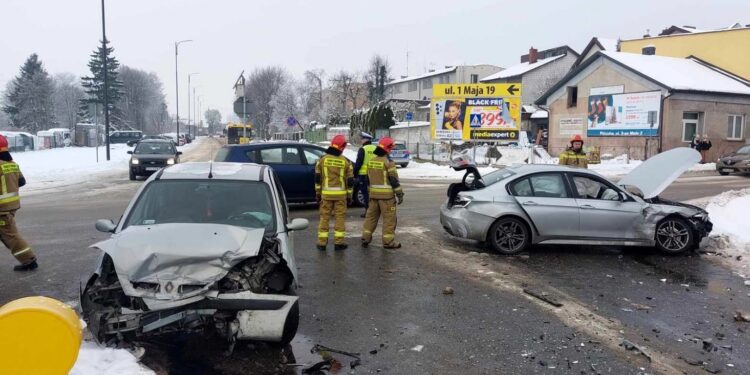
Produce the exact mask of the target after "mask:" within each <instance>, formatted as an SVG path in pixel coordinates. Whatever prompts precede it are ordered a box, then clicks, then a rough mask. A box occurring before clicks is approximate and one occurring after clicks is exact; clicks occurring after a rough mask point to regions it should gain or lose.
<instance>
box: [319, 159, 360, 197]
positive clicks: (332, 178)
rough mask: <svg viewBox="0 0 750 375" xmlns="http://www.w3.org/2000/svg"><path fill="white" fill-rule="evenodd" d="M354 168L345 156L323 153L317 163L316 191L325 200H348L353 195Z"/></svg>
mask: <svg viewBox="0 0 750 375" xmlns="http://www.w3.org/2000/svg"><path fill="white" fill-rule="evenodd" d="M353 179H354V170H353V168H352V163H351V162H350V161H349V160H348V159H347V158H345V157H343V156H341V155H339V156H333V155H329V154H326V155H323V157H321V158H320V159H319V160H318V162H317V163H315V193H316V194H320V195H321V197H322V198H323V199H325V200H346V199H347V197H349V198H351V196H352V181H353Z"/></svg>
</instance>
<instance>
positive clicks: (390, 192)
mask: <svg viewBox="0 0 750 375" xmlns="http://www.w3.org/2000/svg"><path fill="white" fill-rule="evenodd" d="M391 150H393V139H391V138H389V137H384V138H383V139H381V140H380V142H378V146H377V148H376V149H375V157H373V158H372V160H370V161H369V162H368V163H367V177H368V179H369V182H370V192H369V193H370V202H369V205H368V208H367V216H365V224H364V227H363V229H362V247H368V246H369V245H370V242H372V232H373V231H374V230H375V228H376V227H377V226H378V220H379V219H380V217H381V216H382V217H383V248H386V249H398V248H400V247H401V244H400V243H398V242H396V238H395V237H396V205H397V204H401V203H403V202H404V191H403V190H402V189H401V184H400V183H399V181H398V173H397V172H396V164H395V163H394V162H392V161H390V160H388V154H390V152H391Z"/></svg>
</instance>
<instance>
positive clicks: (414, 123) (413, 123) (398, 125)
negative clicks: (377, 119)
mask: <svg viewBox="0 0 750 375" xmlns="http://www.w3.org/2000/svg"><path fill="white" fill-rule="evenodd" d="M420 126H430V122H429V121H411V122H406V121H401V122H397V123H396V125H393V126H391V127H390V129H391V130H393V129H406V128H415V127H420Z"/></svg>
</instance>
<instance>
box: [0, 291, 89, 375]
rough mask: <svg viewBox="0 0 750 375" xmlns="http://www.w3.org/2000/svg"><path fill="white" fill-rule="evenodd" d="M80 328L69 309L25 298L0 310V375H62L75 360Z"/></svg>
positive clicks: (42, 299) (50, 301)
mask: <svg viewBox="0 0 750 375" xmlns="http://www.w3.org/2000/svg"><path fill="white" fill-rule="evenodd" d="M82 331H83V327H82V326H81V321H80V320H79V319H78V315H77V314H76V312H75V311H73V309H72V308H70V307H69V306H68V305H66V304H64V303H62V302H60V301H58V300H55V299H52V298H47V297H26V298H21V299H17V300H15V301H12V302H9V303H8V304H6V305H5V306H3V307H0V374H7V375H16V374H19V375H20V374H24V375H26V374H44V375H57V374H60V375H63V374H67V373H68V372H70V369H71V368H73V365H74V364H75V362H76V359H77V358H78V350H79V349H80V347H81V339H82V334H83V332H82Z"/></svg>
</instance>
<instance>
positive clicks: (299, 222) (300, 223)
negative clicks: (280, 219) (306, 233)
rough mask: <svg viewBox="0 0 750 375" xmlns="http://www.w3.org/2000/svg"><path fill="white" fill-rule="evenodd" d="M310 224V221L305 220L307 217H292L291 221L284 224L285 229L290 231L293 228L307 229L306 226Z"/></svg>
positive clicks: (293, 229)
mask: <svg viewBox="0 0 750 375" xmlns="http://www.w3.org/2000/svg"><path fill="white" fill-rule="evenodd" d="M309 225H310V222H309V221H307V219H301V218H297V219H292V222H291V223H289V224H287V225H286V229H287V230H290V231H295V230H304V229H307V227H308V226H309Z"/></svg>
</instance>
